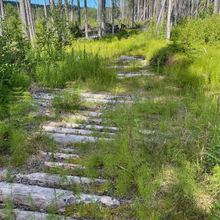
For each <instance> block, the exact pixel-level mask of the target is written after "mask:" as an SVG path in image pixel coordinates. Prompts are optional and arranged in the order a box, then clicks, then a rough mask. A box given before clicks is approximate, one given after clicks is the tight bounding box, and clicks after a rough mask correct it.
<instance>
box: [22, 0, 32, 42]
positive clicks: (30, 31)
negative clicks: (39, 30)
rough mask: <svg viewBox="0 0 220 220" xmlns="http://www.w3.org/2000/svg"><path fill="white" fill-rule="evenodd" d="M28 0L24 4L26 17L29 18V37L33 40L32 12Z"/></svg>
mask: <svg viewBox="0 0 220 220" xmlns="http://www.w3.org/2000/svg"><path fill="white" fill-rule="evenodd" d="M27 1H28V0H24V5H25V11H26V16H27V17H26V18H27V25H28V30H29V37H30V39H31V41H32V39H33V35H32V30H31V21H30V12H29V10H28V4H27Z"/></svg>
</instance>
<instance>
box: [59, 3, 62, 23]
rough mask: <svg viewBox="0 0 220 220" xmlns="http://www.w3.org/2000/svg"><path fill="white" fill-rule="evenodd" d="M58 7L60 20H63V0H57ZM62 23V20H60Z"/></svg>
mask: <svg viewBox="0 0 220 220" xmlns="http://www.w3.org/2000/svg"><path fill="white" fill-rule="evenodd" d="M59 8H60V20H61V21H62V20H63V1H62V0H59ZM61 25H62V22H61Z"/></svg>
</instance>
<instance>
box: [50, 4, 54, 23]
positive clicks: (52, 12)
mask: <svg viewBox="0 0 220 220" xmlns="http://www.w3.org/2000/svg"><path fill="white" fill-rule="evenodd" d="M49 1H50V12H51V23H52V25H53V24H54V9H55V5H54V0H49Z"/></svg>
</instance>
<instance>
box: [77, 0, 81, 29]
mask: <svg viewBox="0 0 220 220" xmlns="http://www.w3.org/2000/svg"><path fill="white" fill-rule="evenodd" d="M77 9H78V24H79V27H81V18H80V1H79V0H77Z"/></svg>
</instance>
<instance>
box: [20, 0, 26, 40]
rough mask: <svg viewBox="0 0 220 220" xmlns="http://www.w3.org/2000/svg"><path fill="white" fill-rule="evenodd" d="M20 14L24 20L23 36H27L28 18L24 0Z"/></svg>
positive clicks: (21, 3)
mask: <svg viewBox="0 0 220 220" xmlns="http://www.w3.org/2000/svg"><path fill="white" fill-rule="evenodd" d="M20 16H21V20H22V30H23V37H27V19H26V14H25V4H24V0H20Z"/></svg>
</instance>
